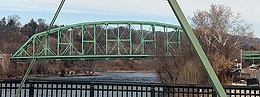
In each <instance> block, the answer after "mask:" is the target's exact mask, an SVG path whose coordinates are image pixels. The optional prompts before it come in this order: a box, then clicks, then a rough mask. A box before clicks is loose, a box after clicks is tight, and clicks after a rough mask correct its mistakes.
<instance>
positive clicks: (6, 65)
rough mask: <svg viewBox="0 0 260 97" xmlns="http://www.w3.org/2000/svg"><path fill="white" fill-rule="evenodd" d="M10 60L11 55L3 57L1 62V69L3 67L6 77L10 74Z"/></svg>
mask: <svg viewBox="0 0 260 97" xmlns="http://www.w3.org/2000/svg"><path fill="white" fill-rule="evenodd" d="M10 58H11V55H10V54H3V57H2V60H1V61H2V64H1V65H2V66H1V67H2V71H3V76H4V77H7V76H8V75H9V72H10Z"/></svg>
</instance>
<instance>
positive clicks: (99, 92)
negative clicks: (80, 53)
mask: <svg viewBox="0 0 260 97" xmlns="http://www.w3.org/2000/svg"><path fill="white" fill-rule="evenodd" d="M19 83H20V80H2V81H0V97H14V95H15V93H16V91H17V88H18V86H19ZM224 88H225V91H226V93H227V94H228V97H259V96H260V87H256V86H247V87H245V86H224ZM20 97H217V95H216V93H215V92H214V91H213V89H212V87H211V86H205V85H170V84H159V83H122V82H85V81H32V80H30V81H27V82H26V83H25V85H24V86H23V88H22V90H21V92H20Z"/></svg>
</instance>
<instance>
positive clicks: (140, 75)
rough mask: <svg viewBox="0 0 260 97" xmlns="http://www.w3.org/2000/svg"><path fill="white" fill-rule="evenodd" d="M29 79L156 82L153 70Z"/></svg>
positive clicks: (31, 78)
mask: <svg viewBox="0 0 260 97" xmlns="http://www.w3.org/2000/svg"><path fill="white" fill-rule="evenodd" d="M29 80H49V81H50V80H67V81H119V82H142V83H158V82H159V80H158V79H157V75H156V73H153V72H104V73H102V74H100V75H98V76H74V77H73V76H72V77H58V76H47V77H29Z"/></svg>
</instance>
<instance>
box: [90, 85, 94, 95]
mask: <svg viewBox="0 0 260 97" xmlns="http://www.w3.org/2000/svg"><path fill="white" fill-rule="evenodd" d="M90 97H94V84H90Z"/></svg>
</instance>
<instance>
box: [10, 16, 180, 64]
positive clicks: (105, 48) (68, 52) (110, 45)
mask: <svg viewBox="0 0 260 97" xmlns="http://www.w3.org/2000/svg"><path fill="white" fill-rule="evenodd" d="M119 25H120V26H119ZM122 25H124V26H125V28H122V29H121V28H120V27H121V26H122ZM145 27H146V28H145ZM147 27H148V28H149V29H148V28H147ZM113 29H114V31H113ZM164 29H178V30H181V27H180V26H177V25H171V24H165V23H158V22H147V21H100V22H86V23H78V24H73V25H68V26H63V27H59V28H55V29H52V30H50V31H49V32H48V31H44V32H41V33H37V34H35V35H33V36H32V37H31V38H30V39H29V40H28V41H27V42H26V43H25V44H23V46H22V47H21V48H20V49H18V51H16V52H15V53H14V54H13V56H12V59H32V58H33V56H34V55H35V56H38V57H36V58H37V59H54V60H55V59H63V58H65V59H68V58H70V57H72V56H78V58H79V60H81V58H87V59H89V58H96V57H92V56H93V55H97V56H98V57H100V58H104V57H107V58H109V57H111V55H112V56H119V57H118V58H122V59H123V57H121V56H120V55H127V56H129V57H127V58H131V57H130V56H132V57H136V58H143V57H147V55H148V56H154V55H155V52H154V50H157V49H156V48H157V47H158V46H157V45H159V44H161V43H158V42H156V40H157V35H156V34H157V32H158V33H159V32H160V31H161V34H163V35H168V34H164V33H175V34H171V35H176V36H164V37H165V39H161V40H163V42H164V43H167V44H165V45H164V48H167V50H165V51H174V50H177V49H176V48H169V47H171V46H170V45H173V44H175V43H176V44H175V45H178V43H180V40H178V39H175V40H177V41H175V40H170V38H172V37H174V38H178V37H179V36H178V35H179V34H178V32H176V31H178V30H176V31H163V30H164ZM46 34H49V35H50V36H51V37H54V38H56V39H57V40H56V41H52V42H50V43H46V42H45V40H46V37H45V35H46ZM55 34H56V35H55ZM104 34H105V35H104ZM149 34H150V35H149ZM159 34H160V33H159ZM123 35H126V36H123ZM133 35H135V36H134V37H133ZM76 36H77V38H76ZM111 36H115V37H111ZM80 38H81V39H80ZM166 38H167V39H166ZM102 41H103V42H102ZM134 41H135V42H134ZM55 42H56V43H55ZM48 44H50V45H52V47H48ZM75 44H77V46H76V45H75ZM79 44H80V45H79ZM149 44H152V46H149ZM54 45H55V46H56V47H53V46H54ZM79 46H80V47H79ZM31 47H33V49H32V50H31V49H30V48H31ZM37 49H38V50H39V52H38V53H36V52H35V51H37ZM46 49H47V50H46ZM169 49H172V50H169ZM45 51H47V52H46V53H45ZM151 52H154V53H151ZM64 56H65V57H64ZM73 58H74V59H76V58H75V57H73ZM113 58H114V57H113Z"/></svg>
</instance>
